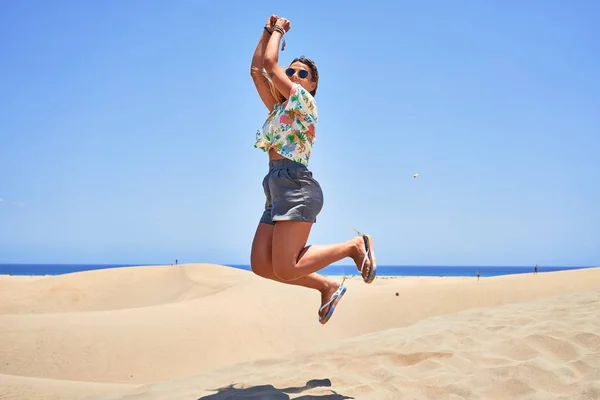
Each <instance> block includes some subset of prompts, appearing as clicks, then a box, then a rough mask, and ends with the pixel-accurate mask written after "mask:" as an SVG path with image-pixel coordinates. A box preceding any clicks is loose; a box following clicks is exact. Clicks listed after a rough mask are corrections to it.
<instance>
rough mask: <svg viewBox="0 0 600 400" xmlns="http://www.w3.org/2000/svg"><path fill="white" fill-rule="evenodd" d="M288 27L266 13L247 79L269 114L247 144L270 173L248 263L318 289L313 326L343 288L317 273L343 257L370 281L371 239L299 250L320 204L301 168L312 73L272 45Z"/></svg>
mask: <svg viewBox="0 0 600 400" xmlns="http://www.w3.org/2000/svg"><path fill="white" fill-rule="evenodd" d="M290 28H291V24H290V21H289V20H288V19H286V18H282V17H278V16H276V15H271V17H270V18H269V19H268V20H267V22H266V24H265V26H264V29H263V32H262V35H261V37H260V40H259V42H258V45H257V46H256V49H255V52H254V55H253V57H252V65H251V76H252V79H253V80H254V84H255V86H256V90H257V91H258V94H259V96H260V98H261V100H262V102H263V103H264V104H265V106H266V107H267V109H268V110H269V114H268V117H267V119H266V121H265V123H264V124H263V127H262V129H261V130H260V131H258V132H257V134H256V143H255V145H254V147H256V148H258V149H261V150H262V151H264V152H267V153H268V155H269V171H268V173H267V175H266V176H265V177H264V179H263V182H262V186H263V190H264V193H265V197H266V202H265V210H264V212H263V214H262V217H261V219H260V222H259V224H258V227H257V229H256V233H255V236H254V239H253V242H252V252H251V256H250V265H251V267H252V271H254V273H256V274H257V275H259V276H262V277H264V278H268V279H272V280H275V281H278V282H284V283H288V284H292V285H299V286H304V287H307V288H312V289H316V290H318V291H320V292H321V308H320V309H319V322H321V323H322V324H325V323H326V322H327V321H328V320H329V318H330V317H331V315H332V314H333V311H334V309H335V307H336V305H337V303H338V302H339V301H340V299H341V298H342V296H343V295H344V293H345V291H346V287H345V286H344V282H343V281H342V284H339V283H337V282H335V281H333V280H331V279H326V278H324V277H322V276H320V275H318V274H316V272H317V271H319V270H321V269H323V268H325V267H326V266H328V265H330V264H332V263H334V262H336V261H339V260H342V259H344V258H346V257H350V258H352V259H353V260H354V262H355V264H356V266H357V268H358V270H359V271H360V273H361V275H362V278H363V280H364V281H365V282H366V283H371V282H373V279H375V275H376V270H377V268H376V266H377V264H376V259H375V254H374V252H373V239H372V237H371V236H369V235H365V234H362V233H360V232H358V231H357V232H358V234H359V236H358V237H355V238H354V239H351V240H348V241H347V242H343V243H337V244H328V245H312V246H307V245H306V243H307V240H308V236H309V234H310V230H311V228H312V225H313V224H314V223H315V222H316V220H317V215H318V214H319V213H320V211H321V208H322V207H323V191H322V189H321V186H320V184H319V183H318V182H317V180H316V179H315V178H313V173H312V172H311V171H310V170H309V169H308V162H309V159H310V156H311V153H312V150H313V148H312V146H313V144H314V142H315V136H316V132H315V128H316V125H317V119H318V115H317V114H318V112H317V103H316V101H315V95H316V92H317V86H318V83H319V73H318V70H317V66H316V64H315V63H314V61H312V60H310V59H309V58H306V57H299V58H295V59H294V60H292V62H291V63H290V64H289V66H288V67H287V68H285V69H283V68H281V67H280V66H279V63H278V62H279V45H280V42H281V39H282V38H283V36H284V35H285V34H286V33H287V32H288V31H289V30H290ZM284 43H285V41H284ZM358 189H359V190H360V187H359V188H358Z"/></svg>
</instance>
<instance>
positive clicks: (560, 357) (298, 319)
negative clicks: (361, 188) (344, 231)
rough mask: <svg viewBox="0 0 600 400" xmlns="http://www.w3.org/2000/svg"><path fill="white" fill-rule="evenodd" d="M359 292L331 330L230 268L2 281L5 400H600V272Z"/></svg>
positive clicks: (299, 305) (432, 281) (275, 289)
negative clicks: (240, 399) (350, 399)
mask: <svg viewBox="0 0 600 400" xmlns="http://www.w3.org/2000/svg"><path fill="white" fill-rule="evenodd" d="M346 283H347V285H348V292H347V294H346V296H345V297H344V299H343V300H342V302H341V303H340V304H339V306H338V309H337V310H336V312H335V314H334V316H333V317H332V319H331V320H330V322H329V323H328V324H327V325H325V326H322V325H320V324H319V323H318V320H317V310H318V307H319V302H320V297H319V294H318V293H317V292H313V291H311V290H309V289H304V288H301V287H296V286H290V285H283V284H279V283H276V282H272V281H267V280H264V279H261V278H259V277H256V276H255V275H253V274H252V273H250V272H247V271H242V270H237V269H233V268H228V267H223V266H217V265H210V264H187V265H178V266H147V267H131V268H117V269H107V270H98V271H87V272H79V273H74V274H66V275H60V276H48V277H12V276H0V399H2V400H6V399H45V400H49V399H51V400H54V399H56V400H59V399H60V400H62V399H64V400H67V399H69V400H70V399H88V400H92V399H95V400H101V399H104V400H108V399H149V400H151V399H178V400H185V399H190V400H197V399H210V400H223V399H235V398H243V399H272V400H273V399H278V400H279V399H303V400H307V399H322V400H325V399H328V400H334V399H347V398H355V399H378V400H381V399H544V400H546V399H569V400H572V399H582V400H583V399H590V400H591V399H594V400H598V399H600V268H593V269H584V270H575V271H560V272H552V273H540V274H537V275H533V274H524V275H513V276H501V277H493V278H481V280H479V281H477V279H475V278H428V277H401V278H400V277H399V278H380V279H377V280H376V281H375V282H374V283H373V284H371V285H367V284H365V283H363V282H362V281H361V280H360V279H356V278H354V279H349V280H347V281H346ZM396 293H397V295H396Z"/></svg>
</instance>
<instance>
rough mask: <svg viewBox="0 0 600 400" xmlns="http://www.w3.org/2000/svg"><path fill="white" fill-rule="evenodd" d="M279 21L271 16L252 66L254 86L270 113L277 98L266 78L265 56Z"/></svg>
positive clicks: (253, 57)
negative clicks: (268, 43)
mask: <svg viewBox="0 0 600 400" xmlns="http://www.w3.org/2000/svg"><path fill="white" fill-rule="evenodd" d="M276 21H277V16H276V15H271V16H270V17H269V19H268V21H267V23H266V24H265V29H263V32H262V34H261V36H260V40H259V41H258V44H257V45H256V49H255V50H254V55H253V56H252V64H251V66H250V75H251V76H252V80H253V81H254V85H255V86H256V91H257V92H258V95H259V96H260V98H261V100H262V101H263V103H264V104H265V106H267V108H268V109H269V111H272V110H273V108H274V107H275V103H276V100H275V97H274V96H273V93H272V92H271V87H270V85H269V81H268V79H267V76H266V71H265V70H264V63H263V60H264V54H265V48H266V46H267V42H268V41H269V38H270V37H271V34H272V32H273V27H274V26H275V22H276Z"/></svg>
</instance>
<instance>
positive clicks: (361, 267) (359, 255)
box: [351, 234, 375, 283]
mask: <svg viewBox="0 0 600 400" xmlns="http://www.w3.org/2000/svg"><path fill="white" fill-rule="evenodd" d="M365 237H366V238H367V242H368V247H367V243H365ZM352 244H353V246H354V252H353V254H352V256H351V257H352V259H353V260H354V264H356V268H357V269H358V272H359V273H360V275H361V276H362V278H363V281H365V282H367V283H371V282H372V281H373V279H374V278H375V276H374V275H373V274H372V269H373V262H372V260H373V243H372V239H371V237H370V236H368V235H363V234H360V236H357V237H355V238H354V239H352ZM368 251H370V252H371V253H370V254H369V253H367V252H368Z"/></svg>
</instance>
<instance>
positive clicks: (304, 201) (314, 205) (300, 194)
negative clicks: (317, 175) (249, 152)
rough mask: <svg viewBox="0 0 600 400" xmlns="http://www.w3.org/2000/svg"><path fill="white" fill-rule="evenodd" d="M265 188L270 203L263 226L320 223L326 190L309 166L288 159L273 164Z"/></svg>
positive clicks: (267, 205) (266, 204)
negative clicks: (279, 223)
mask: <svg viewBox="0 0 600 400" xmlns="http://www.w3.org/2000/svg"><path fill="white" fill-rule="evenodd" d="M262 185H263V189H264V192H265V196H266V198H267V199H266V202H265V211H264V212H263V215H262V217H261V219H260V222H263V223H265V224H269V225H274V224H275V222H277V221H305V222H317V215H318V214H319V213H320V212H321V209H322V208H323V190H321V185H319V182H317V181H316V180H315V179H314V178H313V174H312V172H311V171H309V170H308V168H306V166H304V165H302V164H300V163H298V162H295V161H292V160H288V159H283V160H272V161H269V172H268V173H267V175H266V176H265V178H264V179H263V183H262Z"/></svg>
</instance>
